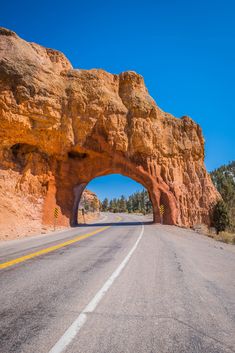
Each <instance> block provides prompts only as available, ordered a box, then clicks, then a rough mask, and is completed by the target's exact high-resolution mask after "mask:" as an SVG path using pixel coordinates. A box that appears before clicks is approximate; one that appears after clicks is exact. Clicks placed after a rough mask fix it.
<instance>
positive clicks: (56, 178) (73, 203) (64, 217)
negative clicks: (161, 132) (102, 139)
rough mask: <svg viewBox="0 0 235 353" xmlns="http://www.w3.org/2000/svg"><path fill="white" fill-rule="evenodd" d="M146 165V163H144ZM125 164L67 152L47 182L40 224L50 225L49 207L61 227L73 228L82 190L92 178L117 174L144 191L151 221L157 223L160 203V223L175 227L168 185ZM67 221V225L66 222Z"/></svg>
mask: <svg viewBox="0 0 235 353" xmlns="http://www.w3.org/2000/svg"><path fill="white" fill-rule="evenodd" d="M146 163H147V161H146ZM147 168H148V165H146V167H145V168H143V167H142V165H141V164H139V165H138V166H136V164H134V163H132V162H131V161H128V160H127V159H126V157H125V156H122V155H120V154H114V155H113V156H112V157H110V156H107V155H103V154H99V153H97V154H93V153H91V154H89V153H86V154H84V153H80V152H79V153H78V152H76V153H75V152H74V153H73V154H71V153H70V155H69V158H68V160H66V161H60V162H59V163H58V164H56V165H55V168H54V169H55V174H54V175H52V176H51V180H50V181H49V183H48V192H47V197H46V200H45V203H44V216H43V217H44V222H45V223H51V222H52V220H51V219H49V214H50V212H52V210H53V207H58V208H59V210H60V214H61V222H60V220H58V222H59V223H61V224H68V223H69V224H70V225H71V226H76V225H77V220H76V217H77V209H78V204H79V201H80V198H81V195H82V192H83V190H84V189H85V188H86V186H87V185H88V183H89V182H90V181H91V180H93V179H94V178H97V177H100V176H106V175H110V174H120V175H123V176H125V177H128V178H130V179H133V180H134V181H136V182H137V183H140V184H141V185H143V187H144V188H145V189H146V190H147V191H148V194H149V198H150V200H151V203H152V207H153V221H154V223H160V222H161V218H160V212H159V207H160V205H161V203H162V204H164V208H165V213H164V215H163V223H164V224H170V225H173V224H177V216H178V210H177V205H176V199H175V196H174V194H173V193H172V192H171V191H170V188H169V186H168V185H167V184H166V183H164V182H163V180H162V179H160V177H158V176H157V175H152V173H149V171H148V170H147V171H146V169H147ZM66 222H67V223H66Z"/></svg>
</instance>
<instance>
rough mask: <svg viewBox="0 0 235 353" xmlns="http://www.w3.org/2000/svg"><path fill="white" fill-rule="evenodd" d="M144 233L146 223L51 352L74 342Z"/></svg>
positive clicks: (56, 352)
mask: <svg viewBox="0 0 235 353" xmlns="http://www.w3.org/2000/svg"><path fill="white" fill-rule="evenodd" d="M143 234H144V225H143V223H142V224H141V232H140V235H139V236H138V239H137V240H136V242H135V244H134V246H133V247H132V248H131V250H130V252H129V253H128V254H127V256H126V257H125V259H124V260H123V261H122V262H121V264H120V265H119V266H118V268H117V269H116V270H115V271H114V272H113V273H112V274H111V276H110V277H109V278H108V280H107V281H106V282H105V283H104V285H103V287H101V289H100V290H99V291H98V292H97V293H96V295H95V296H94V298H93V299H92V300H91V301H90V302H89V303H88V304H87V306H86V307H85V308H84V309H83V311H82V312H81V314H80V315H79V316H78V317H77V319H75V320H74V322H73V323H72V324H71V325H70V326H69V328H68V329H67V330H66V331H65V333H64V334H63V336H61V338H60V339H59V340H58V341H57V342H56V344H55V345H54V346H53V347H52V348H51V350H50V351H49V353H61V352H63V351H64V349H65V348H66V347H67V346H68V345H69V344H70V343H71V342H72V340H73V339H74V337H75V336H76V335H77V334H78V332H79V331H80V329H81V328H82V326H83V325H84V324H85V322H86V320H87V314H89V313H92V312H93V311H94V310H95V308H96V307H97V305H98V304H99V302H100V301H101V299H102V298H103V297H104V295H105V294H106V292H107V291H108V290H109V288H110V287H111V286H112V284H113V282H114V281H115V279H116V278H117V277H118V276H119V275H120V273H121V272H122V270H123V269H124V267H125V266H126V265H127V263H128V261H129V260H130V258H131V256H132V254H133V253H134V251H135V250H136V248H137V246H138V244H139V242H140V240H141V238H142V236H143Z"/></svg>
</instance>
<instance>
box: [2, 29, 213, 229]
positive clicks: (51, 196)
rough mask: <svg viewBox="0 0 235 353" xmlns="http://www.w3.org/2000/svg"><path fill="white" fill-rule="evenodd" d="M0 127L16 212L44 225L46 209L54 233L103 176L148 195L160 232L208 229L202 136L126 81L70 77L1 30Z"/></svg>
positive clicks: (59, 57) (63, 63) (123, 77)
mask: <svg viewBox="0 0 235 353" xmlns="http://www.w3.org/2000/svg"><path fill="white" fill-rule="evenodd" d="M0 122H1V126H0V161H1V169H2V170H4V173H5V174H7V172H8V171H9V178H11V175H12V173H14V178H15V180H16V183H15V184H16V190H17V193H18V196H20V195H22V202H23V197H27V199H28V200H29V201H30V200H31V202H32V204H33V205H34V204H35V200H38V199H40V200H41V201H40V207H39V208H38V212H39V213H40V215H41V220H42V222H43V223H51V222H52V215H53V210H54V207H58V208H59V210H60V214H59V223H60V224H68V223H69V222H70V224H73V223H76V214H77V207H78V203H79V200H80V197H81V194H82V191H83V190H84V188H85V187H86V185H87V183H89V182H90V181H91V180H92V179H93V178H95V177H97V176H102V175H107V174H111V173H120V174H122V175H125V176H128V177H130V178H132V179H134V180H136V181H137V182H140V183H141V184H142V185H143V186H144V187H145V188H146V189H147V190H148V192H149V195H150V198H151V201H152V204H153V210H154V220H155V221H156V222H158V221H159V219H160V218H159V205H160V204H164V205H165V213H164V223H167V224H177V225H183V226H192V225H193V224H195V223H206V224H209V223H210V213H211V209H212V206H213V205H214V203H215V201H216V199H218V197H219V195H218V193H217V192H216V190H215V188H214V186H213V184H212V182H211V179H210V177H209V175H208V174H207V172H206V169H205V166H204V140H203V136H202V132H201V128H200V127H199V125H197V124H196V123H195V122H193V121H192V120H191V119H190V118H189V117H187V116H184V117H182V118H181V119H176V118H175V117H173V116H172V115H170V114H168V113H164V112H163V111H162V110H161V109H160V108H159V107H158V106H157V105H156V103H155V102H154V100H153V99H152V98H151V97H150V95H149V93H148V91H147V89H146V87H145V84H144V80H143V78H142V77H141V76H140V75H138V74H136V73H135V72H124V73H121V74H120V75H113V74H110V73H107V72H105V71H103V70H95V69H94V70H77V69H73V68H72V66H71V64H70V63H69V61H68V60H67V59H66V58H65V56H64V55H63V54H62V53H60V52H58V51H56V50H52V49H47V48H44V47H41V46H39V45H37V44H34V43H28V42H26V41H24V40H22V39H21V38H19V37H18V36H17V35H16V34H15V33H14V32H11V31H9V30H6V29H3V28H2V29H0ZM10 172H11V173H10ZM7 182H8V181H7V176H6V175H5V178H1V179H0V185H1V189H2V190H4V188H5V185H6V184H7ZM6 197H7V196H6ZM17 200H18V199H17ZM17 202H19V201H17ZM18 206H19V207H20V204H19V205H18Z"/></svg>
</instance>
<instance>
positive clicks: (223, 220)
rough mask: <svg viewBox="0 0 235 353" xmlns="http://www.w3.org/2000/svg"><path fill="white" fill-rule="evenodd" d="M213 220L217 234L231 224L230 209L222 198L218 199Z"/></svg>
mask: <svg viewBox="0 0 235 353" xmlns="http://www.w3.org/2000/svg"><path fill="white" fill-rule="evenodd" d="M213 222H214V226H215V229H216V232H217V234H219V232H221V231H224V230H225V229H226V227H227V226H228V225H229V217H228V211H227V208H226V205H225V203H224V201H222V200H220V201H218V202H217V204H216V205H215V207H214V212H213Z"/></svg>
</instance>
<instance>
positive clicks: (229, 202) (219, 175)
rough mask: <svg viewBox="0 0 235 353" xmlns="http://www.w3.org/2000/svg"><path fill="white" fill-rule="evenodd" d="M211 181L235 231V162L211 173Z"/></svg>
mask: <svg viewBox="0 0 235 353" xmlns="http://www.w3.org/2000/svg"><path fill="white" fill-rule="evenodd" d="M211 179H212V181H213V183H214V185H215V187H216V188H217V190H218V191H219V193H220V194H221V196H222V198H223V200H224V202H225V204H226V206H227V210H228V215H229V220H230V226H231V228H232V229H233V230H234V229H235V161H233V162H231V163H229V164H228V165H223V166H222V167H220V168H218V169H216V170H214V171H213V172H211Z"/></svg>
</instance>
